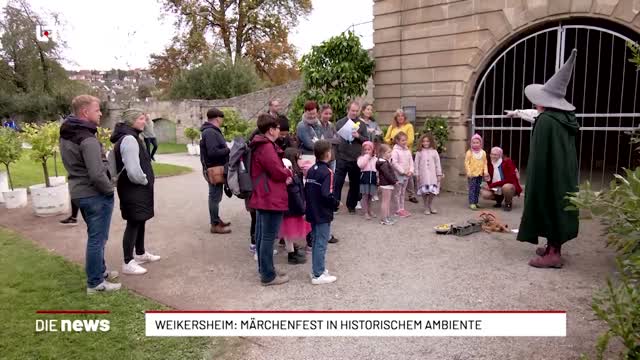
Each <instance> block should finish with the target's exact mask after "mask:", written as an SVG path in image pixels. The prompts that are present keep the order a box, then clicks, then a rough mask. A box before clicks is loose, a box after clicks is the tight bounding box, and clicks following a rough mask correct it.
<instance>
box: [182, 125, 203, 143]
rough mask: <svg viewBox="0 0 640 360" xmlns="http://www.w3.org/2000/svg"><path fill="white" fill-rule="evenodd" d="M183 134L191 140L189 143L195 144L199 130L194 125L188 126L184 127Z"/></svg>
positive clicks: (198, 136)
mask: <svg viewBox="0 0 640 360" xmlns="http://www.w3.org/2000/svg"><path fill="white" fill-rule="evenodd" d="M184 136H185V137H186V138H187V139H189V140H191V145H195V144H196V140H198V139H199V138H200V130H198V129H196V128H194V127H188V128H186V129H184Z"/></svg>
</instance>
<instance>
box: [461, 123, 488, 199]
mask: <svg viewBox="0 0 640 360" xmlns="http://www.w3.org/2000/svg"><path fill="white" fill-rule="evenodd" d="M464 168H465V170H466V172H467V180H468V182H469V208H470V209H471V210H477V209H478V200H479V197H480V185H482V179H483V178H487V177H488V176H489V170H488V169H487V153H486V152H485V151H484V150H482V137H481V136H480V135H478V134H475V135H473V136H472V137H471V149H469V150H467V153H466V155H465V157H464Z"/></svg>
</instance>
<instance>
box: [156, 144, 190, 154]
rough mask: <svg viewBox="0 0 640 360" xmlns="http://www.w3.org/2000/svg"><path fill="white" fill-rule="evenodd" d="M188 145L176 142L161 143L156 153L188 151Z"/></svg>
mask: <svg viewBox="0 0 640 360" xmlns="http://www.w3.org/2000/svg"><path fill="white" fill-rule="evenodd" d="M186 152H187V145H185V144H176V143H160V144H158V151H156V154H179V153H186Z"/></svg>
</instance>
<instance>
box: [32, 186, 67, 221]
mask: <svg viewBox="0 0 640 360" xmlns="http://www.w3.org/2000/svg"><path fill="white" fill-rule="evenodd" d="M29 191H30V192H31V205H32V206H33V212H34V213H35V214H36V215H37V216H52V215H58V214H62V213H65V212H67V211H68V209H69V187H68V186H67V184H62V185H58V186H52V187H46V186H45V184H38V185H33V186H29Z"/></svg>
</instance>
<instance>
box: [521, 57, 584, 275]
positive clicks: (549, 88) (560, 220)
mask: <svg viewBox="0 0 640 360" xmlns="http://www.w3.org/2000/svg"><path fill="white" fill-rule="evenodd" d="M576 53H577V51H576V50H575V49H574V50H573V51H572V53H571V57H569V60H567V62H566V63H565V64H564V65H563V66H562V67H561V68H560V69H559V70H558V72H557V73H556V74H555V75H553V76H552V77H551V78H550V79H549V80H548V81H547V82H546V83H545V84H544V85H539V84H534V85H529V86H527V87H526V88H525V90H524V91H525V95H526V96H527V98H528V99H529V101H531V102H532V103H533V104H535V105H538V106H542V107H544V111H543V112H542V113H540V115H539V116H538V117H537V119H536V121H535V123H534V126H533V131H532V135H531V148H530V151H529V161H528V162H527V169H526V171H527V183H526V187H525V197H524V212H523V214H522V220H521V223H520V228H519V232H518V240H519V241H526V242H530V243H532V244H538V237H544V238H546V239H547V246H546V247H545V248H538V249H537V251H536V253H537V254H538V255H539V257H536V258H534V259H532V260H531V261H530V262H529V265H531V266H534V267H541V268H551V267H553V268H559V267H562V265H563V262H562V258H561V253H560V248H561V246H562V244H564V243H565V242H567V241H569V240H571V239H573V238H575V237H576V236H578V212H577V211H573V210H572V211H568V210H565V208H566V207H567V206H568V205H569V202H568V200H567V199H566V196H567V195H568V193H571V192H575V191H577V190H578V160H577V159H578V156H577V151H576V135H577V134H578V130H579V128H580V127H579V125H578V122H577V121H576V116H575V113H574V111H575V106H573V105H571V104H570V103H569V102H567V100H565V99H564V97H565V95H566V89H567V85H568V84H569V81H570V80H571V73H572V71H573V67H574V64H575V59H576Z"/></svg>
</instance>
